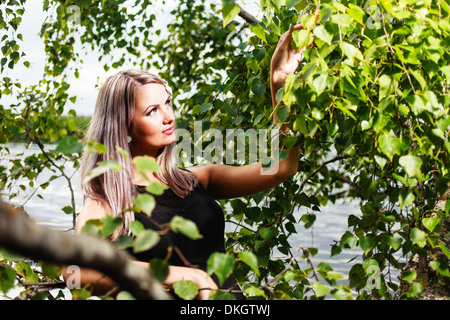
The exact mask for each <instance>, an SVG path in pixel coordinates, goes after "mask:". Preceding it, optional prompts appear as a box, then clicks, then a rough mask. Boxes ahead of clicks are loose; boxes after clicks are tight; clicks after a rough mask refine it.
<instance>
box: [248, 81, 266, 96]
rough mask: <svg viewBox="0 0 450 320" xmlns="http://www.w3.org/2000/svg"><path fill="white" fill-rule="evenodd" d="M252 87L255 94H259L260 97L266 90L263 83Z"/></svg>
mask: <svg viewBox="0 0 450 320" xmlns="http://www.w3.org/2000/svg"><path fill="white" fill-rule="evenodd" d="M251 89H252V92H253V93H254V94H255V96H257V97H258V98H261V97H262V96H263V95H264V93H265V92H266V86H264V85H262V84H261V83H258V84H256V85H254V86H252V88H251Z"/></svg>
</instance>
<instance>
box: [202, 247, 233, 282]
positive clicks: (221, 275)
mask: <svg viewBox="0 0 450 320" xmlns="http://www.w3.org/2000/svg"><path fill="white" fill-rule="evenodd" d="M233 266H234V256H233V255H231V254H226V253H222V252H214V253H213V254H212V255H211V256H210V257H209V259H208V262H207V271H208V274H210V275H211V274H213V273H215V274H216V275H217V278H218V279H219V283H220V285H222V284H223V283H224V281H225V280H226V279H227V278H228V277H229V276H230V275H231V274H232V273H233Z"/></svg>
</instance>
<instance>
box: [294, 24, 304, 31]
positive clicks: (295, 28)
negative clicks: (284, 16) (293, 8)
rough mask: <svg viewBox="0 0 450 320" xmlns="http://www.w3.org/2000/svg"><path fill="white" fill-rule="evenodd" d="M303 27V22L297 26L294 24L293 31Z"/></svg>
mask: <svg viewBox="0 0 450 320" xmlns="http://www.w3.org/2000/svg"><path fill="white" fill-rule="evenodd" d="M302 29H303V26H302V25H301V24H296V25H295V26H292V28H291V32H292V31H297V30H302Z"/></svg>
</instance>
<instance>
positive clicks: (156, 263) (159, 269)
mask: <svg viewBox="0 0 450 320" xmlns="http://www.w3.org/2000/svg"><path fill="white" fill-rule="evenodd" d="M150 271H151V272H152V275H153V277H155V279H156V280H158V281H159V282H160V283H164V281H165V280H166V278H167V276H168V275H169V263H168V262H167V261H165V260H163V259H159V258H154V259H152V260H150Z"/></svg>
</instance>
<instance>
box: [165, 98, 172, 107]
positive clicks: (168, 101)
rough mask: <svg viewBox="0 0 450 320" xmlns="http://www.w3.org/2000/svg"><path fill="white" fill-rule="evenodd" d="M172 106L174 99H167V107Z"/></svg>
mask: <svg viewBox="0 0 450 320" xmlns="http://www.w3.org/2000/svg"><path fill="white" fill-rule="evenodd" d="M171 105H172V99H170V98H169V99H167V100H166V106H171Z"/></svg>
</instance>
